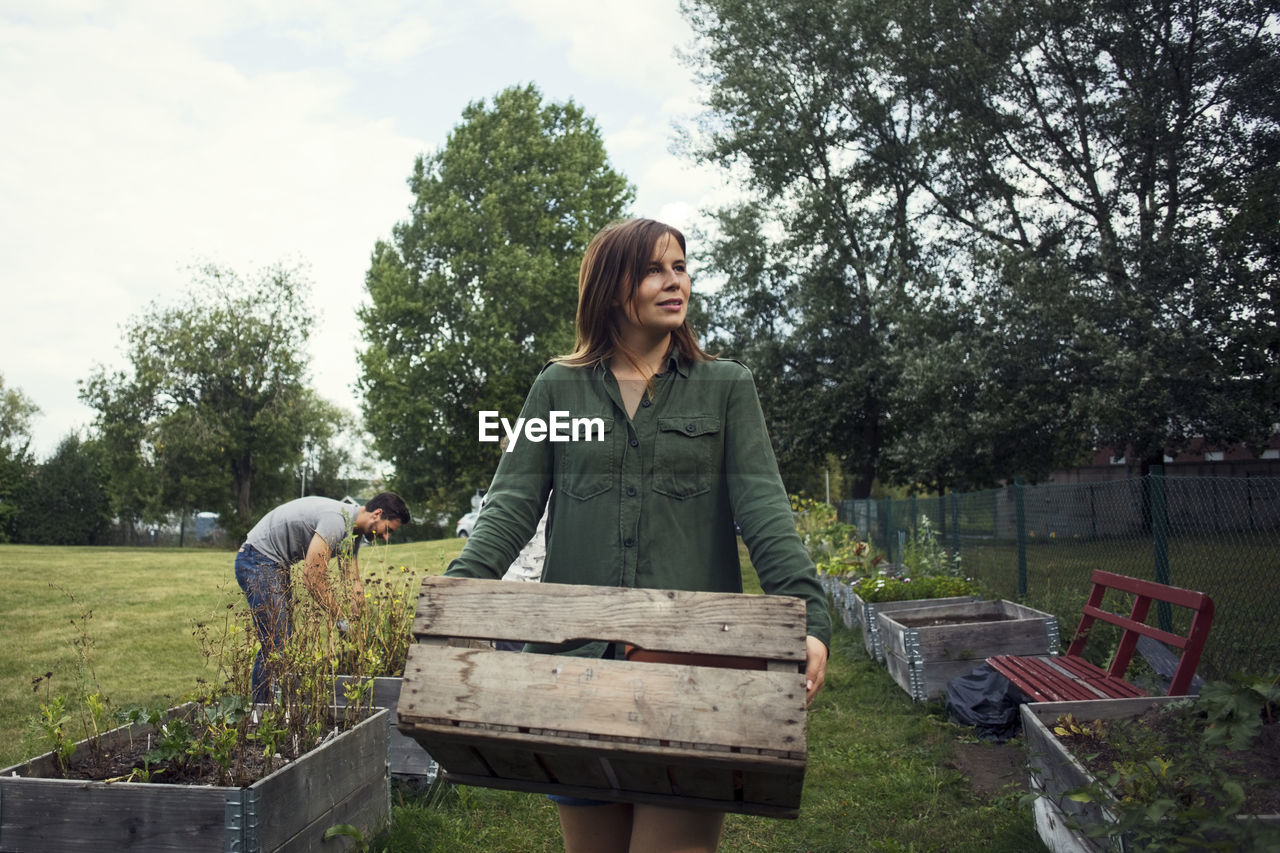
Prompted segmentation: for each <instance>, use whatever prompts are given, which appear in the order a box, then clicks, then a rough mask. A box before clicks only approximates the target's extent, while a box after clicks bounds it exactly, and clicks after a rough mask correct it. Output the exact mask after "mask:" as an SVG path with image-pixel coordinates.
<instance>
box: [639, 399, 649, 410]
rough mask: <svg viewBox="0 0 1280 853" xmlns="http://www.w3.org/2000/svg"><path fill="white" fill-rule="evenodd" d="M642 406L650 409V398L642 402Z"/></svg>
mask: <svg viewBox="0 0 1280 853" xmlns="http://www.w3.org/2000/svg"><path fill="white" fill-rule="evenodd" d="M640 405H642V406H644V407H645V408H646V409H647V408H649V398H648V397H645V398H644V399H643V400H641V401H640Z"/></svg>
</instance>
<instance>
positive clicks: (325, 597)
mask: <svg viewBox="0 0 1280 853" xmlns="http://www.w3.org/2000/svg"><path fill="white" fill-rule="evenodd" d="M329 556H330V555H329V544H328V543H327V542H325V541H324V537H322V536H321V535H320V534H319V533H317V534H315V535H314V536H312V537H311V544H310V545H309V546H308V547H307V556H306V565H305V567H304V568H303V570H302V582H303V584H304V585H305V586H306V588H307V592H309V593H310V594H311V597H312V599H314V600H315V602H316V603H317V604H319V605H320V606H321V607H323V608H324V609H325V612H326V613H328V614H329V615H330V616H331V617H333V618H334V619H337V618H338V617H339V616H341V615H342V613H341V610H340V609H339V608H338V597H337V596H336V595H334V593H333V587H332V586H331V585H330V584H329V578H328V574H329ZM353 562H354V561H353Z"/></svg>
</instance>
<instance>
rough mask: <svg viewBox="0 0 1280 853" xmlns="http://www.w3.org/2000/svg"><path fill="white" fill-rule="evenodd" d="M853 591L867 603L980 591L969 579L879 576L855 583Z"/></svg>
mask: <svg viewBox="0 0 1280 853" xmlns="http://www.w3.org/2000/svg"><path fill="white" fill-rule="evenodd" d="M853 591H854V592H856V593H858V595H859V596H861V598H862V599H863V600H864V601H872V602H878V601H909V600H911V599H916V598H949V597H951V596H958V595H974V594H976V593H977V591H978V588H977V586H975V585H974V583H973V581H971V580H969V579H968V578H959V577H947V576H926V577H922V578H918V579H915V580H913V579H911V578H905V577H903V578H900V577H894V576H892V575H876V576H875V577H872V578H860V579H855V580H854V581H853Z"/></svg>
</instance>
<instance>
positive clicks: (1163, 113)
mask: <svg viewBox="0 0 1280 853" xmlns="http://www.w3.org/2000/svg"><path fill="white" fill-rule="evenodd" d="M923 8H929V9H931V10H933V11H934V12H935V14H933V15H932V16H929V19H928V24H927V26H924V25H916V26H913V27H912V28H911V30H910V31H909V32H906V31H904V37H903V38H902V40H901V44H902V46H903V49H902V52H901V54H900V56H899V61H901V62H903V63H905V64H908V65H910V66H911V67H912V68H913V69H914V72H913V73H914V75H915V79H917V80H919V81H921V82H920V85H921V90H922V91H928V92H929V93H930V100H929V107H928V109H927V111H926V115H925V116H924V118H923V120H922V125H923V127H922V135H923V136H924V137H925V138H927V139H928V140H929V142H928V144H929V145H932V146H934V153H933V163H934V171H933V172H932V173H931V174H929V175H926V176H924V179H923V185H924V186H925V187H926V189H927V190H928V192H929V195H930V197H931V198H932V199H933V200H934V202H935V203H936V205H937V210H938V213H939V219H940V222H941V224H940V228H947V227H948V226H954V228H952V229H951V233H963V234H966V235H967V236H968V237H970V238H977V240H979V241H981V242H982V243H985V248H986V249H987V250H989V251H992V252H993V253H995V254H996V255H997V256H998V257H999V258H1000V261H999V263H998V264H997V265H996V266H995V267H994V269H995V271H996V273H997V275H998V274H999V272H1000V267H1001V266H1003V265H1006V264H1014V265H1024V264H1027V263H1028V262H1029V261H1031V260H1033V259H1044V258H1051V259H1056V263H1057V264H1058V265H1059V266H1060V267H1061V268H1065V269H1069V270H1071V273H1072V275H1071V277H1070V279H1069V280H1065V281H1062V282H1061V285H1062V286H1063V287H1065V288H1066V292H1068V293H1071V294H1073V295H1075V297H1076V299H1075V307H1076V309H1077V311H1076V314H1075V316H1074V318H1073V319H1072V321H1071V322H1070V325H1069V326H1067V327H1065V328H1061V329H1059V330H1058V333H1057V337H1059V338H1060V344H1061V347H1062V349H1063V350H1064V351H1065V352H1066V353H1067V354H1068V356H1069V361H1070V369H1069V371H1068V374H1069V375H1070V376H1071V377H1073V378H1076V379H1082V380H1084V381H1080V382H1079V383H1078V384H1077V391H1076V393H1074V394H1073V395H1072V396H1071V407H1072V409H1073V410H1074V411H1073V414H1074V415H1076V416H1078V417H1079V418H1081V419H1083V420H1084V421H1085V422H1087V423H1088V424H1089V427H1090V429H1089V430H1088V431H1087V432H1086V433H1084V434H1083V435H1084V437H1085V439H1086V440H1092V442H1094V443H1097V444H1110V445H1113V446H1115V447H1117V448H1120V449H1127V450H1128V451H1129V452H1131V453H1134V454H1136V455H1137V456H1138V458H1140V459H1141V460H1142V461H1143V466H1144V470H1145V468H1146V467H1147V466H1149V465H1150V464H1158V463H1159V462H1160V461H1161V460H1162V457H1163V456H1164V454H1165V453H1172V452H1176V451H1177V450H1178V449H1180V448H1181V447H1183V446H1185V444H1186V443H1187V442H1188V441H1190V440H1191V439H1192V438H1194V437H1196V436H1204V437H1206V438H1208V439H1209V440H1210V441H1216V442H1230V441H1237V440H1241V439H1249V438H1258V437H1259V436H1260V435H1262V434H1265V433H1268V432H1269V431H1270V430H1271V429H1272V425H1273V424H1274V422H1275V419H1276V413H1277V408H1276V399H1277V397H1276V394H1275V390H1276V383H1275V378H1276V372H1277V364H1280V358H1278V356H1280V353H1277V352H1276V350H1275V349H1274V348H1273V349H1271V350H1270V352H1268V350H1267V348H1266V347H1265V346H1264V345H1263V344H1264V343H1265V341H1266V340H1267V339H1268V338H1269V339H1270V340H1271V341H1272V342H1273V343H1274V341H1275V333H1274V328H1275V325H1274V320H1275V313H1274V311H1275V308H1274V305H1275V304H1274V298H1273V296H1272V294H1274V293H1275V290H1276V283H1277V282H1276V268H1275V263H1274V262H1275V259H1276V256H1275V253H1274V246H1275V237H1274V221H1275V220H1274V216H1273V217H1272V220H1271V223H1270V225H1269V226H1268V227H1267V229H1266V233H1265V234H1263V233H1259V232H1256V231H1255V232H1252V233H1251V232H1250V228H1251V226H1252V223H1255V222H1256V221H1257V220H1254V219H1253V218H1252V215H1253V214H1254V213H1255V212H1256V211H1257V207H1256V206H1255V203H1261V204H1262V205H1263V207H1264V208H1265V207H1266V206H1268V205H1269V206H1270V209H1271V211H1272V212H1273V213H1274V210H1275V206H1274V201H1270V202H1262V198H1264V197H1266V195H1267V194H1266V192H1265V191H1264V192H1263V193H1262V194H1259V193H1258V190H1259V189H1260V188H1261V187H1264V186H1267V185H1268V184H1271V185H1272V186H1273V185H1274V175H1275V160H1274V158H1273V157H1272V158H1271V159H1268V158H1267V156H1266V155H1265V152H1267V151H1270V152H1271V154H1274V150H1275V149H1274V140H1275V139H1276V131H1277V127H1278V124H1277V122H1278V121H1280V115H1278V114H1277V111H1276V108H1275V103H1276V99H1275V96H1274V92H1273V89H1274V87H1271V86H1269V85H1268V86H1265V87H1264V88H1265V91H1266V94H1265V95H1261V96H1260V95H1258V94H1257V93H1256V91H1255V90H1256V89H1258V88H1259V87H1258V83H1259V75H1260V73H1262V72H1264V71H1265V70H1268V69H1270V70H1274V69H1275V68H1276V67H1277V46H1278V45H1280V16H1278V15H1277V10H1276V9H1275V6H1274V4H1272V3H1269V2H1253V1H1252V0H1244V1H1243V2H1237V1H1236V0H1230V2H1228V0H1210V2H1194V3H1193V2H1115V0H1092V2H1078V0H1070V2H1068V1H1067V0H1026V1H1025V2H1015V3H1001V4H977V5H973V4H956V5H954V6H952V5H948V4H941V3H921V4H919V5H918V6H917V9H923ZM924 20H925V17H924V16H920V15H916V16H915V17H913V18H912V21H913V22H923V21H924ZM939 45H941V48H939ZM923 51H928V53H923ZM1268 79H1269V78H1268ZM1260 155H1261V156H1260ZM1271 198H1272V199H1274V196H1271ZM1268 246H1269V247H1271V251H1270V253H1268V251H1267V248H1266V247H1268ZM1022 284H1023V286H1021V287H1020V288H1018V289H1017V293H1018V296H1019V297H1020V298H1024V299H1027V300H1029V303H1030V305H1031V306H1033V307H1035V306H1038V305H1040V304H1042V303H1044V302H1046V301H1050V300H1057V299H1059V298H1060V296H1059V294H1057V293H1046V292H1045V290H1046V289H1045V288H1035V287H1034V286H1027V285H1028V284H1034V283H1032V282H1023V283H1022ZM1046 297H1047V299H1046Z"/></svg>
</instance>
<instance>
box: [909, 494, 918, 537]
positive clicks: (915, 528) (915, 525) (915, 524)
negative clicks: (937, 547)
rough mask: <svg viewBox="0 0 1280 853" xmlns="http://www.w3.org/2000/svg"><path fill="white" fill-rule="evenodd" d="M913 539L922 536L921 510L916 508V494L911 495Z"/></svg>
mask: <svg viewBox="0 0 1280 853" xmlns="http://www.w3.org/2000/svg"><path fill="white" fill-rule="evenodd" d="M910 505H911V541H912V542H915V541H916V540H917V539H919V538H920V510H919V509H917V508H916V496H915V495H912V496H911V504H910Z"/></svg>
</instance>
